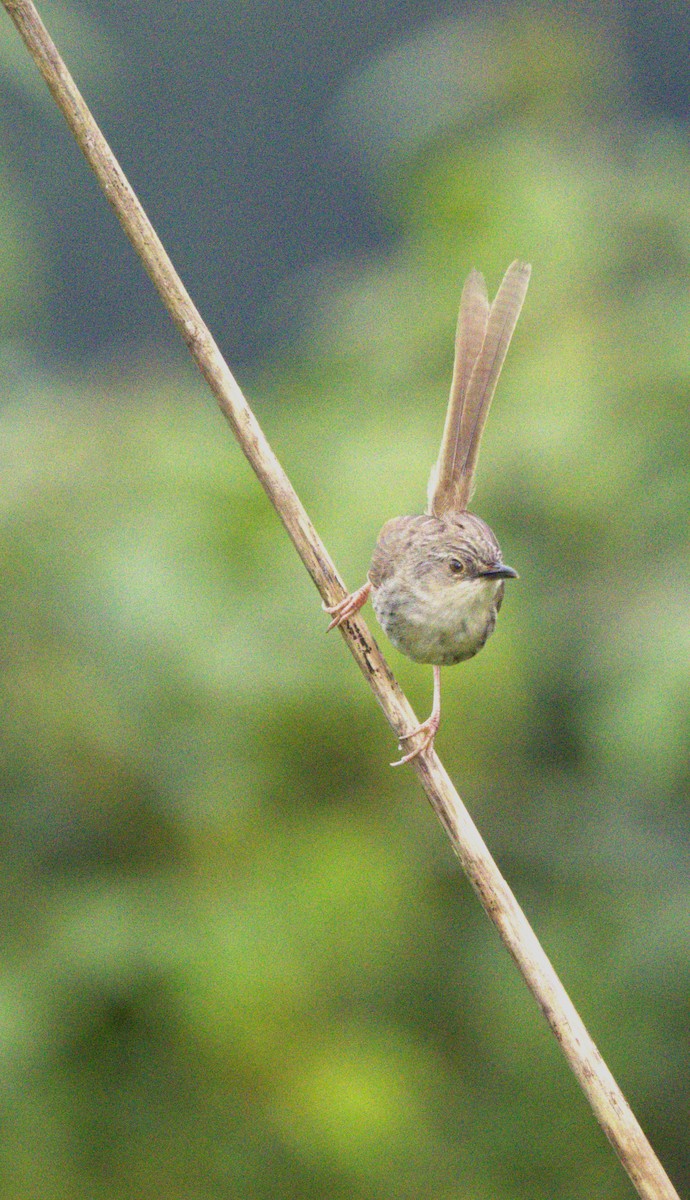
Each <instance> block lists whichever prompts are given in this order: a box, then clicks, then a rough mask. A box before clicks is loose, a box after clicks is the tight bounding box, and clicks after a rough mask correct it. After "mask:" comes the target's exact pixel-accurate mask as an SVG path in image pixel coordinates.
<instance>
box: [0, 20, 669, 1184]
mask: <svg viewBox="0 0 690 1200" xmlns="http://www.w3.org/2000/svg"><path fill="white" fill-rule="evenodd" d="M2 3H3V5H4V7H5V9H6V10H7V12H8V13H9V15H10V17H11V19H12V20H13V22H14V24H15V25H16V27H17V29H18V30H19V33H20V35H21V37H22V39H23V41H24V43H25V45H26V47H27V49H28V51H29V53H30V54H31V56H32V58H33V59H34V61H35V63H36V64H37V66H38V68H39V70H40V72H41V74H42V75H43V78H44V79H45V81H46V83H47V85H48V87H49V89H50V91H51V93H52V95H53V98H54V100H55V102H56V104H57V105H58V107H59V108H60V109H61V111H62V113H63V115H64V117H65V119H66V121H67V123H68V125H69V127H70V129H71V130H72V133H73V134H74V137H75V138H76V140H77V142H78V144H79V146H80V147H81V149H82V151H83V153H84V156H85V158H86V160H87V162H88V164H89V166H90V167H91V169H92V170H93V172H94V174H95V175H96V177H97V179H98V182H99V183H100V186H101V188H102V189H103V192H104V193H105V196H106V198H107V200H108V202H109V203H110V205H111V206H112V208H113V209H114V211H115V213H116V215H117V217H118V220H119V221H120V224H121V225H122V227H123V229H124V231H125V233H126V234H127V237H128V238H129V239H130V241H131V242H132V245H133V246H134V248H135V250H136V251H137V253H138V255H139V257H140V258H141V260H142V263H143V265H144V267H145V269H146V271H147V272H148V274H149V275H150V277H151V279H152V280H153V283H154V284H155V286H156V288H157V290H158V292H159V295H160V297H161V299H162V301H163V303H164V304H165V306H166V308H167V309H168V312H169V313H170V315H171V317H172V319H173V321H174V322H175V324H176V326H177V328H178V329H179V331H180V333H181V335H182V337H183V338H184V340H185V342H186V344H187V346H188V347H189V351H190V353H191V355H192V357H193V358H194V360H195V362H196V363H197V365H198V367H199V369H200V371H201V373H202V374H203V376H204V378H205V379H206V380H207V382H208V384H209V386H210V388H211V390H212V391H213V393H214V395H215V397H216V399H217V401H218V404H219V405H220V408H221V410H222V412H223V414H224V415H225V416H226V417H227V419H228V421H229V422H230V425H231V426H232V429H233V432H234V434H235V437H236V438H237V441H238V442H239V444H240V446H241V448H242V450H243V452H244V454H245V455H246V457H247V459H248V460H249V462H250V464H251V466H252V468H253V470H254V471H255V472H256V475H257V476H258V478H259V481H260V483H261V485H262V487H263V488H264V489H265V491H266V493H267V494H268V496H269V499H270V500H271V503H272V504H273V506H274V507H275V509H276V512H277V514H278V516H279V517H280V520H281V521H282V522H283V525H284V526H285V528H286V530H287V532H288V534H289V536H290V538H291V540H292V542H293V544H294V546H295V549H296V550H297V553H298V554H299V556H300V558H301V559H302V562H303V563H304V565H305V567H306V569H307V571H308V572H309V574H310V575H311V578H312V579H313V581H314V583H315V584H316V587H317V588H318V590H319V592H320V594H321V596H322V598H323V600H324V601H325V602H326V603H327V604H334V603H335V602H336V601H337V600H339V599H341V598H342V596H343V595H344V594H345V588H344V585H343V583H342V580H341V579H340V576H339V575H338V572H337V571H336V568H335V566H334V564H333V563H332V561H331V559H330V557H329V555H328V551H327V550H326V548H325V546H324V544H323V542H322V541H321V539H320V538H319V536H318V534H317V532H316V530H315V529H314V526H313V525H312V523H311V521H310V519H309V517H308V515H307V513H306V511H305V510H304V508H303V506H302V504H301V502H300V500H299V498H298V496H297V494H296V492H295V490H294V488H293V487H292V484H291V483H290V480H289V479H288V477H287V475H286V474H285V472H284V470H283V468H282V467H281V465H280V463H279V462H278V459H277V458H276V456H275V454H274V453H273V450H272V449H271V447H270V445H269V443H268V441H267V440H266V437H265V435H264V433H263V430H262V429H261V427H260V425H259V423H258V421H257V420H256V417H255V416H254V414H253V412H252V410H251V408H250V407H249V405H248V403H247V401H246V400H245V398H244V396H243V394H242V392H241V390H240V388H239V386H238V384H237V382H236V381H235V379H234V377H233V375H232V373H231V371H230V369H229V367H228V366H227V364H226V363H225V361H224V359H223V357H222V355H221V353H220V351H219V349H218V347H217V346H216V344H215V342H214V340H213V338H212V336H211V334H210V332H209V330H208V329H207V327H206V325H205V324H204V322H203V320H202V319H201V316H200V314H199V312H198V311H197V309H196V308H195V306H194V304H193V303H192V300H191V299H190V297H189V295H188V293H187V291H186V289H185V287H184V285H183V283H182V281H181V279H180V278H179V276H178V275H177V273H176V271H175V268H174V267H173V265H172V263H171V261H170V259H169V258H168V255H167V254H166V252H165V249H164V248H163V245H162V243H161V241H160V239H159V238H158V235H157V234H156V232H155V230H154V228H153V226H152V225H151V223H150V221H149V220H148V218H147V216H146V214H145V212H144V210H143V208H142V206H141V204H140V203H139V201H138V199H137V197H136V196H135V194H134V192H133V191H132V188H131V187H130V185H129V183H128V182H127V179H126V177H125V175H124V173H123V171H122V169H121V167H120V166H119V164H118V162H117V160H116V159H115V156H114V155H113V153H112V151H111V150H110V147H109V146H108V144H107V142H106V140H105V138H104V137H103V134H102V133H101V131H100V129H99V128H98V126H97V125H96V122H95V121H94V119H93V117H92V115H91V113H90V111H89V109H88V107H87V105H86V104H85V102H84V100H83V98H82V96H81V95H80V93H79V91H78V89H77V87H76V84H75V83H74V80H73V79H72V77H71V75H70V74H69V72H68V70H67V68H66V66H65V64H64V62H63V61H62V59H61V57H60V55H59V53H58V51H57V49H56V47H55V45H54V44H53V42H52V41H51V38H50V36H49V35H48V32H47V30H46V29H45V26H44V25H43V22H42V20H41V18H40V16H39V14H38V12H37V10H36V7H35V5H34V4H33V3H31V0H2ZM342 634H343V637H344V638H345V641H346V642H347V645H348V647H349V649H350V650H351V652H352V654H353V655H354V658H355V659H356V661H357V663H358V665H359V667H360V669H361V670H362V673H363V674H364V676H365V678H366V679H367V681H368V683H369V685H370V687H371V688H372V690H373V692H374V695H375V696H376V699H377V700H378V702H379V704H380V705H381V708H382V709H383V711H384V713H385V715H386V717H387V719H388V721H389V723H390V725H391V727H392V729H393V731H394V733H395V734H396V736H397V737H398V738H399V737H400V736H401V735H402V734H404V733H405V732H406V731H409V730H411V729H413V728H415V726H416V725H417V724H418V721H417V718H416V717H415V714H414V712H413V711H412V708H411V706H410V704H409V702H408V700H407V698H406V697H405V695H404V693H403V692H402V690H401V689H400V687H399V686H398V684H397V683H396V681H395V679H394V678H393V675H392V673H391V671H390V669H389V667H388V665H387V663H386V661H385V659H384V658H383V656H382V654H381V652H380V651H379V649H378V647H377V645H376V643H375V641H374V640H373V638H372V637H371V634H370V633H369V630H368V629H367V626H366V624H365V622H364V621H363V620H362V618H361V617H360V616H357V617H355V618H353V619H352V620H351V621H349V622H348V623H347V624H346V625H345V626H343V628H342ZM410 765H411V767H412V769H413V770H414V771H416V773H417V776H418V778H419V781H420V783H421V785H422V787H423V789H424V791H425V792H426V795H427V797H428V799H429V801H430V803H431V806H432V808H433V809H434V812H435V813H436V815H437V817H438V819H439V821H440V822H441V824H442V826H443V828H444V829H445V831H446V833H447V835H448V837H449V839H450V842H451V845H452V847H453V850H454V851H455V853H456V855H457V857H458V858H459V860H460V862H461V864H462V867H463V870H464V871H465V874H466V875H467V877H468V878H469V880H470V882H471V884H472V887H473V888H474V890H475V892H476V894H477V896H478V897H479V900H480V902H481V904H482V906H483V908H484V910H485V912H486V913H487V915H488V916H489V917H490V919H491V920H492V921H493V923H494V925H495V926H496V928H497V929H498V932H499V934H500V936H501V938H502V940H503V942H504V944H505V946H506V947H507V949H508V951H509V952H510V954H511V956H512V957H513V959H514V961H515V963H516V964H517V966H518V969H519V970H520V972H521V974H522V976H523V978H524V980H525V982H526V984H527V986H528V988H529V989H530V991H531V992H532V995H533V996H534V998H535V1000H536V1001H537V1003H538V1005H539V1007H540V1008H541V1010H542V1012H543V1014H544V1016H545V1017H546V1020H547V1022H548V1024H549V1026H550V1027H551V1030H552V1032H553V1033H554V1035H555V1037H556V1039H557V1041H558V1042H559V1044H560V1046H561V1049H562V1050H563V1053H564V1054H565V1057H566V1059H567V1061H568V1063H569V1065H570V1068H571V1070H572V1071H573V1073H574V1075H575V1077H576V1078H577V1080H578V1082H579V1083H580V1085H581V1087H582V1089H583V1091H584V1093H585V1095H586V1097H587V1099H588V1101H589V1103H590V1105H591V1107H592V1109H593V1110H594V1113H595V1115H596V1117H597V1120H598V1121H599V1123H600V1124H601V1126H602V1128H603V1130H604V1132H605V1133H606V1136H607V1137H608V1139H609V1141H610V1142H611V1144H612V1146H613V1147H614V1149H615V1150H616V1153H617V1154H618V1156H619V1158H620V1160H621V1162H622V1164H623V1166H624V1168H625V1170H626V1171H627V1172H628V1175H629V1176H630V1179H631V1180H632V1182H633V1184H634V1186H635V1188H636V1189H637V1192H638V1194H639V1195H640V1196H641V1197H642V1198H643V1200H679V1197H678V1194H677V1192H676V1191H675V1189H674V1188H673V1186H672V1184H671V1182H670V1180H669V1179H668V1176H667V1175H666V1173H665V1172H664V1169H663V1167H662V1166H661V1163H660V1162H659V1160H658V1159H657V1157H656V1155H655V1154H654V1151H653V1150H652V1148H651V1146H650V1144H649V1142H648V1141H647V1138H646V1137H645V1134H644V1132H643V1131H642V1129H641V1127H640V1125H639V1123H638V1122H637V1120H636V1118H635V1116H634V1114H633V1113H632V1111H631V1109H630V1107H629V1105H628V1103H627V1101H626V1099H625V1097H624V1096H623V1093H622V1092H621V1090H620V1088H619V1087H618V1084H617V1083H616V1081H615V1079H614V1078H613V1076H612V1074H611V1072H610V1071H609V1069H608V1067H607V1066H606V1064H605V1062H604V1061H603V1059H602V1057H601V1055H600V1053H599V1051H598V1050H597V1048H596V1046H595V1044H594V1042H593V1041H592V1039H591V1037H590V1036H589V1034H588V1032H587V1030H586V1028H585V1026H584V1024H583V1022H582V1020H581V1019H580V1017H579V1015H578V1013H577V1011H576V1009H575V1007H574V1005H573V1003H572V1001H571V1000H570V998H569V996H568V995H567V993H566V991H565V988H564V987H563V985H562V983H561V982H560V980H559V978H558V976H557V974H556V972H555V971H554V969H553V967H552V965H551V963H550V961H549V959H548V958H547V956H546V954H545V953H544V951H543V950H542V948H541V945H540V944H539V941H538V940H537V937H536V936H535V934H534V932H533V930H532V928H531V926H530V925H529V922H528V921H527V918H526V917H525V915H524V913H523V912H522V910H521V908H520V906H519V904H518V903H517V900H516V899H515V897H514V895H513V893H512V892H511V890H510V888H509V886H508V884H507V883H506V881H505V879H504V878H503V876H502V875H501V873H500V871H499V869H498V867H497V865H496V863H495V862H494V860H493V858H492V856H491V854H490V853H489V850H488V849H487V846H486V845H485V843H484V841H483V839H482V837H481V835H480V833H479V831H478V830H477V828H476V826H475V825H474V822H473V821H472V818H471V817H470V815H469V813H468V811H467V809H466V808H465V806H464V804H463V802H462V800H461V799H460V797H459V795H458V793H457V791H456V790H455V788H454V786H453V784H452V782H451V780H450V778H449V777H448V775H447V774H446V771H445V770H444V768H443V765H442V764H441V762H440V760H439V758H438V756H437V755H436V753H435V752H434V753H433V754H430V755H425V756H424V757H423V758H415V759H413V760H412V762H411V764H410Z"/></svg>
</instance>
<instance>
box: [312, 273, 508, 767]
mask: <svg viewBox="0 0 690 1200" xmlns="http://www.w3.org/2000/svg"><path fill="white" fill-rule="evenodd" d="M530 269H531V268H530V267H529V266H528V265H527V264H526V263H522V262H518V261H516V262H514V263H512V264H511V265H510V267H509V268H508V270H507V271H506V273H505V276H504V278H503V281H502V283H501V286H500V287H499V289H498V292H497V293H496V297H495V299H494V301H493V304H491V305H489V301H488V298H487V292H486V284H485V282H484V277H483V275H480V273H479V272H478V271H474V270H473V271H471V272H470V274H469V276H468V277H467V280H466V283H465V286H464V288H463V291H462V297H461V300H460V313H459V316H458V326H457V333H456V337H455V362H454V366H453V380H452V383H451V389H450V398H449V401H448V410H447V413H446V421H445V426H444V430H443V438H442V441H441V449H440V451H439V456H438V459H437V461H436V463H435V465H434V467H433V469H432V472H431V478H430V479H429V489H428V508H427V513H426V515H424V516H414V517H396V518H395V519H394V520H392V521H388V522H387V524H386V525H384V527H383V529H382V530H381V533H380V534H379V537H378V541H377V543H376V547H375V549H374V553H373V556H372V560H371V566H370V568H369V574H368V577H367V582H366V583H365V584H364V585H363V586H362V587H361V588H359V590H358V591H356V592H353V593H352V594H351V595H350V596H346V597H345V598H344V599H343V600H341V601H340V602H339V603H338V604H336V605H334V606H333V607H332V608H329V609H327V611H328V612H330V613H331V614H332V615H333V620H332V621H331V624H330V625H329V629H332V628H333V627H334V626H336V625H341V624H342V623H343V621H346V620H348V618H349V617H351V616H353V615H354V613H356V612H357V610H358V609H359V608H361V607H362V605H363V604H364V603H365V601H366V599H367V597H368V595H369V593H371V598H372V603H373V606H374V612H375V613H376V616H377V618H378V620H379V623H380V625H381V626H382V627H383V629H385V631H386V633H387V634H388V637H389V638H390V640H391V641H392V643H393V645H394V646H396V647H397V648H398V650H401V651H402V652H403V654H406V655H407V656H408V657H409V658H411V659H413V660H414V661H415V662H423V663H431V664H433V667H434V705H433V708H432V712H431V716H430V717H429V718H428V719H427V720H426V721H424V722H423V723H422V724H421V725H420V726H419V727H418V728H417V729H414V730H411V731H410V733H408V734H405V735H404V736H405V739H407V738H408V737H412V736H414V734H417V733H423V734H424V739H423V741H422V742H421V743H420V745H419V746H418V747H417V749H415V750H413V751H411V752H410V753H409V754H406V755H404V757H403V758H402V759H401V760H400V762H408V761H409V760H410V759H411V758H414V757H416V755H418V754H421V753H423V752H424V751H425V750H427V749H429V748H430V747H431V746H432V745H433V741H434V737H435V735H436V731H437V729H438V725H439V721H440V713H441V686H440V668H441V667H442V666H450V665H452V664H453V663H457V662H462V661H463V660H464V659H467V658H472V656H473V655H474V654H476V653H477V652H478V651H479V650H481V648H482V646H483V645H484V643H485V642H486V640H487V638H488V637H489V636H490V635H491V633H493V630H494V627H495V625H496V617H497V614H498V610H499V608H500V607H501V601H502V599H503V592H504V587H505V585H504V582H503V581H504V579H506V578H510V577H513V578H515V577H516V572H515V571H513V569H512V568H511V567H506V566H505V565H504V564H503V561H502V558H501V550H500V547H499V545H498V542H497V541H496V538H495V537H494V534H493V533H492V531H491V529H490V528H489V526H488V525H487V524H486V523H485V522H484V521H482V520H481V519H480V518H479V517H476V516H474V515H473V514H472V513H470V512H468V511H467V505H468V503H469V501H470V497H471V495H472V491H473V486H474V475H475V471H476V468H477V460H478V457H479V447H480V445H481V439H482V433H483V432H484V426H485V424H486V418H487V416H488V414H489V408H490V407H491V401H492V399H493V396H494V392H495V390H496V384H497V383H498V377H499V375H500V373H501V368H502V366H503V363H504V361H505V356H506V354H507V352H508V346H509V345H510V340H511V338H512V336H513V332H514V330H515V326H516V324H517V320H518V317H519V315H520V310H521V308H522V304H523V301H524V299H525V294H526V292H527V285H528V283H529V277H530ZM395 765H397V764H395Z"/></svg>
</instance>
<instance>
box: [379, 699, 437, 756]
mask: <svg viewBox="0 0 690 1200" xmlns="http://www.w3.org/2000/svg"><path fill="white" fill-rule="evenodd" d="M440 724H441V714H440V713H436V712H432V714H431V716H430V717H427V719H426V721H422V723H421V725H418V726H417V728H416V729H411V730H410V732H409V733H402V734H401V735H400V741H401V742H406V741H407V739H408V738H411V737H416V736H417V734H418V733H423V734H424V739H423V741H421V742H420V743H419V745H418V746H417V747H416V749H414V750H410V753H409V754H405V755H403V757H402V758H399V759H398V760H397V761H396V762H393V763H391V766H392V767H401V766H402V765H403V763H408V762H412V759H413V758H418V757H419V755H420V754H426V752H427V750H433V748H434V738H435V737H436V734H437V733H438V727H439V725H440Z"/></svg>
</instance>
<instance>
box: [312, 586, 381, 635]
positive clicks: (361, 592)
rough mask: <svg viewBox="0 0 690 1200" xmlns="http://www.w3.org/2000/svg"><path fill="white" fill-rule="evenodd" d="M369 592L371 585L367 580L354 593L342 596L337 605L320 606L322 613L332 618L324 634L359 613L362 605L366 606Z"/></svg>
mask: <svg viewBox="0 0 690 1200" xmlns="http://www.w3.org/2000/svg"><path fill="white" fill-rule="evenodd" d="M370 591H371V584H370V583H369V580H368V579H367V581H366V583H363V584H362V586H361V588H357V591H356V592H350V595H349V596H344V597H343V599H342V600H339V601H338V603H337V604H331V605H328V604H322V605H321V607H322V609H323V611H324V612H327V613H328V614H329V616H331V617H333V620H332V621H331V623H330V625H329V626H328V629H327V630H326V633H330V631H331V629H335V628H336V627H337V626H339V625H342V624H343V622H344V621H347V620H349V618H350V617H354V615H355V613H356V612H359V610H360V608H361V607H362V605H363V604H366V601H367V597H368V595H369V592H370Z"/></svg>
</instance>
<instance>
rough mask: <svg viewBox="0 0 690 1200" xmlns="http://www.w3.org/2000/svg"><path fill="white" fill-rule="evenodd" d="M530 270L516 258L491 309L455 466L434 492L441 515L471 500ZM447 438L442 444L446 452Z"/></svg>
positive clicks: (467, 388)
mask: <svg viewBox="0 0 690 1200" xmlns="http://www.w3.org/2000/svg"><path fill="white" fill-rule="evenodd" d="M530 271H531V268H530V266H529V265H528V264H527V263H522V262H518V261H515V262H514V263H511V265H510V266H509V267H508V270H507V271H506V273H505V275H504V277H503V282H502V283H501V286H500V287H499V289H498V292H497V293H496V298H495V300H494V302H493V304H492V305H491V308H490V310H489V314H488V321H487V322H486V332H485V335H484V339H483V342H482V345H481V349H480V350H479V352H478V353H476V354H475V356H474V358H473V360H472V366H471V373H470V375H469V379H468V380H467V381H466V383H465V385H464V390H463V399H462V405H461V411H460V416H459V426H458V428H457V430H456V431H455V451H454V454H453V458H452V468H451V470H450V472H449V475H448V476H447V477H446V479H445V483H444V486H443V489H442V490H441V489H440V488H439V486H438V485H436V488H435V490H434V492H433V497H430V504H431V511H432V512H434V513H435V514H436V515H437V516H441V515H442V514H443V513H445V512H449V511H454V512H461V511H462V510H463V509H465V508H467V505H468V504H469V501H470V497H471V495H472V490H473V484H474V475H475V471H476V469H477V460H478V457H479V447H480V444H481V439H482V433H483V432H484V426H485V424H486V418H487V417H488V415H489V408H490V407H491V401H492V400H493V396H494V392H495V391H496V384H497V383H498V377H499V375H500V373H501V368H502V367H503V363H504V362H505V357H506V354H507V352H508V347H509V345H510V339H511V338H512V336H513V333H514V331H515V326H516V324H517V320H518V317H519V316H520V310H521V309H522V305H523V302H524V299H525V294H526V292H527V285H528V284H529V277H530ZM470 278H471V277H470ZM468 283H469V280H468ZM466 286H467V285H466ZM454 377H455V373H454ZM463 377H464V376H463ZM449 407H450V406H449ZM447 420H448V419H447ZM444 443H445V431H444ZM444 443H442V446H441V455H443V450H444ZM440 462H441V456H439V463H440ZM440 479H441V474H440V473H439V480H440Z"/></svg>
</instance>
